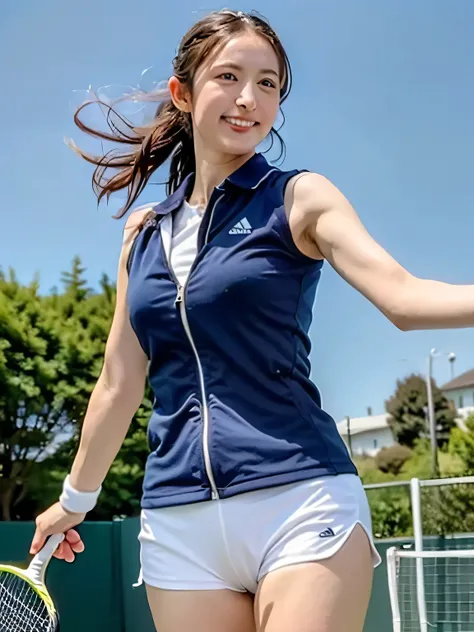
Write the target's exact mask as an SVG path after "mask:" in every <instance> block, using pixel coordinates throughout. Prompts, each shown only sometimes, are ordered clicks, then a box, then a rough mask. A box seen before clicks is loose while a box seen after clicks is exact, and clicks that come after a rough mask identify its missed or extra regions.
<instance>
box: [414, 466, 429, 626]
mask: <svg viewBox="0 0 474 632" xmlns="http://www.w3.org/2000/svg"><path fill="white" fill-rule="evenodd" d="M410 493H411V511H412V516H413V535H414V536H415V551H417V552H420V551H423V524H422V518H421V495H420V480H419V479H418V478H412V479H411V481H410ZM415 563H416V598H417V603H418V617H419V619H420V632H428V621H427V617H426V601H425V577H424V573H423V558H421V557H417V558H416V562H415Z"/></svg>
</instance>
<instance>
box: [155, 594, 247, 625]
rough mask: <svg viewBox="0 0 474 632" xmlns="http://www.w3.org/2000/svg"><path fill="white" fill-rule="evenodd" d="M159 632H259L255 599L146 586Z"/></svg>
mask: <svg viewBox="0 0 474 632" xmlns="http://www.w3.org/2000/svg"><path fill="white" fill-rule="evenodd" d="M146 590H147V597H148V603H149V605H150V609H151V612H152V615H153V621H154V623H155V627H156V629H157V630H158V632H188V631H189V632H191V631H192V632H255V621H254V614H253V595H250V594H249V593H244V592H237V591H233V590H225V589H223V590H162V589H160V588H154V587H152V586H148V585H147V586H146Z"/></svg>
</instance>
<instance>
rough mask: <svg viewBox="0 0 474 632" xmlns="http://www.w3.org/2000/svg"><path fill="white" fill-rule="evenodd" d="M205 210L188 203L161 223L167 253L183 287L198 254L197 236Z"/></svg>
mask: <svg viewBox="0 0 474 632" xmlns="http://www.w3.org/2000/svg"><path fill="white" fill-rule="evenodd" d="M203 214H204V209H203V208H201V207H195V206H190V205H189V204H188V203H187V202H186V201H184V202H183V204H182V205H181V206H180V208H179V209H177V210H176V211H175V212H174V213H169V214H168V215H166V216H165V217H164V219H163V221H162V222H161V234H162V238H163V244H164V248H165V253H166V256H167V258H168V262H169V264H170V267H171V269H172V270H173V272H174V274H175V275H176V278H177V279H178V281H179V282H180V284H181V285H184V284H185V283H186V279H187V278H188V274H189V270H190V269H191V266H192V264H193V261H194V259H195V258H196V254H197V236H198V230H199V226H200V224H201V220H202V216H203Z"/></svg>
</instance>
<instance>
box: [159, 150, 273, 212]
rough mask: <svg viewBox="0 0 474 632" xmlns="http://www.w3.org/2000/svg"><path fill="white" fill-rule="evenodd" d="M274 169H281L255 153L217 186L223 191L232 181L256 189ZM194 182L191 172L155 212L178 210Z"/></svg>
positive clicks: (242, 186)
mask: <svg viewBox="0 0 474 632" xmlns="http://www.w3.org/2000/svg"><path fill="white" fill-rule="evenodd" d="M273 171H279V169H278V168H277V167H272V166H271V165H269V164H268V162H267V160H266V159H265V158H264V156H262V154H254V155H253V156H252V157H251V158H249V159H248V160H247V162H245V163H244V164H243V165H242V166H241V167H239V168H238V169H236V170H235V171H234V172H233V173H231V174H230V176H228V177H227V178H226V179H225V180H224V181H223V182H221V184H220V185H219V186H218V187H217V188H218V189H219V190H220V191H223V190H224V188H225V185H226V183H227V182H230V183H231V184H233V185H235V186H237V187H240V188H241V189H256V188H257V187H258V186H259V185H260V184H261V183H262V182H263V181H264V180H265V179H266V178H267V176H268V175H270V173H272V172H273ZM193 183H194V173H190V174H189V175H188V176H186V178H185V179H184V180H183V182H182V183H181V184H180V185H179V187H178V188H177V189H176V191H174V192H173V193H172V194H171V195H169V196H168V197H167V198H166V200H164V201H163V202H160V203H159V204H157V205H156V206H155V207H153V210H154V211H155V213H156V214H157V215H167V214H168V213H170V212H171V211H174V210H176V209H177V208H178V207H179V206H181V204H182V203H183V200H185V199H186V198H187V197H188V196H189V195H190V194H191V191H192V187H193Z"/></svg>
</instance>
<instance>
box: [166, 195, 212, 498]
mask: <svg viewBox="0 0 474 632" xmlns="http://www.w3.org/2000/svg"><path fill="white" fill-rule="evenodd" d="M223 197H224V194H222V195H221V196H220V197H219V198H217V200H216V201H215V203H214V206H213V207H212V211H211V217H210V218H209V226H208V229H207V232H206V237H205V240H204V245H206V244H207V240H208V237H209V231H210V227H211V222H212V219H213V217H214V211H215V210H216V206H217V205H218V203H219V202H220V201H221V200H222V198H223ZM165 259H166V260H167V261H168V257H167V256H166V253H165ZM194 266H195V262H193V265H192V266H191V269H190V270H189V274H188V278H187V279H186V283H185V284H184V285H181V284H180V282H179V281H178V279H177V278H176V275H175V274H174V272H173V270H172V269H171V266H170V264H169V261H168V269H169V271H170V274H171V276H172V278H173V280H174V282H175V283H176V287H177V293H176V299H175V305H177V306H179V312H180V315H181V322H182V323H183V327H184V331H185V332H186V335H187V337H188V340H189V342H190V344H191V347H192V350H193V352H194V356H195V358H196V363H197V367H198V374H199V386H200V388H201V399H202V414H203V431H202V450H203V455H204V467H205V468H206V474H207V478H208V479H209V483H210V485H211V498H212V500H218V499H219V492H218V491H217V485H216V480H215V478H214V473H213V471H212V463H211V456H210V453H209V408H208V406H207V395H206V384H205V382H204V372H203V370H202V364H201V359H200V358H199V354H198V351H197V349H196V345H195V344H194V340H193V336H192V333H191V328H190V327H189V321H188V315H187V314H186V298H185V297H186V287H187V285H188V282H189V278H190V276H191V273H192V271H193V270H194Z"/></svg>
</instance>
